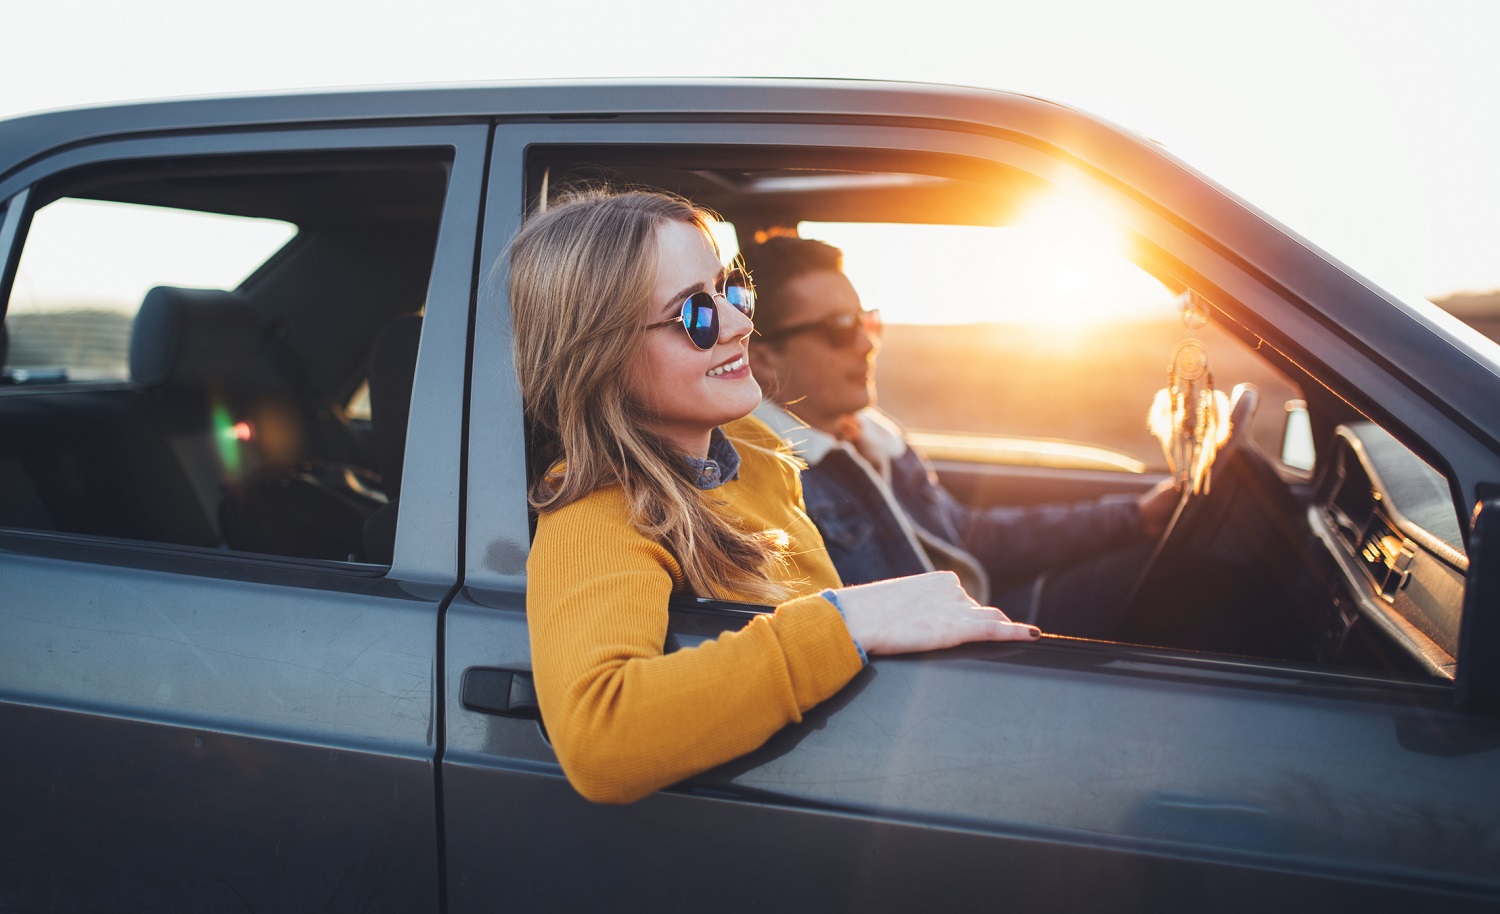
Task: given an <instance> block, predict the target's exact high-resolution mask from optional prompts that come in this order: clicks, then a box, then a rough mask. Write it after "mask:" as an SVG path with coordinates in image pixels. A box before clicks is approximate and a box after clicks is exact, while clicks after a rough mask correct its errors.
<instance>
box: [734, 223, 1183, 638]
mask: <svg viewBox="0 0 1500 914" xmlns="http://www.w3.org/2000/svg"><path fill="white" fill-rule="evenodd" d="M744 257H745V261H746V264H747V266H748V267H749V268H750V271H751V275H752V277H753V279H754V282H755V284H756V293H757V295H756V298H757V306H756V315H755V323H756V331H757V335H756V337H755V338H754V340H753V342H752V345H751V347H750V364H751V367H752V369H753V371H754V373H755V377H756V378H757V379H758V380H759V381H760V383H761V387H762V389H763V391H764V393H765V397H766V400H765V401H764V402H763V403H762V404H761V405H760V407H759V408H758V409H756V411H755V414H756V415H757V416H759V417H760V418H761V419H762V420H763V421H765V422H766V423H767V424H768V425H770V426H771V428H772V429H774V430H775V431H776V432H777V433H778V434H779V435H781V437H782V438H784V439H785V440H786V441H787V442H788V443H789V444H790V445H791V446H792V448H793V450H795V451H796V453H797V454H798V455H799V456H800V457H802V459H804V460H806V461H807V464H808V468H807V470H806V471H805V472H804V473H803V475H802V485H803V493H804V497H805V500H806V503H807V512H808V514H809V515H810V516H811V517H812V520H813V522H814V523H815V524H816V525H817V527H818V529H819V530H820V531H821V532H822V534H823V539H824V541H825V543H826V544H827V546H828V552H829V554H830V555H831V556H832V558H833V562H834V565H835V566H836V567H837V568H838V571H839V575H840V576H841V577H842V578H843V580H844V582H845V583H846V584H860V583H865V582H868V581H875V580H881V579H884V578H891V577H897V576H901V575H908V574H918V573H921V572H924V571H932V570H935V569H937V570H942V569H946V570H950V571H953V572H955V573H956V574H957V575H958V576H959V579H960V580H961V581H962V582H963V585H964V587H965V589H966V590H968V592H969V594H970V595H971V596H972V597H973V598H974V599H975V600H977V601H979V602H980V603H982V604H989V605H995V606H998V607H999V608H1001V609H1002V610H1004V611H1005V612H1006V613H1007V615H1009V616H1010V617H1011V618H1012V619H1014V620H1015V621H1018V622H1031V623H1035V624H1038V625H1040V626H1041V627H1042V628H1044V629H1045V630H1047V631H1054V632H1060V633H1064V634H1072V635H1079V636H1084V637H1108V636H1109V634H1110V633H1111V631H1112V630H1113V628H1114V626H1115V624H1116V623H1117V622H1118V615H1119V613H1120V611H1122V610H1123V608H1124V607H1123V603H1124V599H1125V594H1124V592H1123V591H1125V590H1128V589H1129V587H1130V586H1131V585H1132V584H1133V582H1134V577H1133V573H1134V572H1135V571H1137V570H1138V569H1139V568H1140V566H1141V564H1142V563H1143V562H1144V561H1145V558H1146V556H1147V555H1148V554H1149V544H1150V542H1152V541H1153V540H1154V538H1156V537H1158V536H1160V534H1161V531H1162V529H1163V527H1164V526H1165V524H1166V522H1167V519H1168V518H1169V517H1170V515H1171V512H1172V510H1173V508H1174V506H1175V505H1176V500H1177V499H1176V494H1175V492H1174V491H1173V489H1172V488H1171V487H1170V485H1167V484H1163V485H1161V486H1158V487H1156V488H1154V489H1152V490H1150V491H1148V492H1146V493H1145V494H1142V495H1140V496H1134V495H1109V496H1105V497H1103V498H1100V499H1096V500H1092V501H1084V502H1078V503H1074V504H1058V505H1041V506H1028V507H1013V506H999V507H987V508H971V507H969V506H966V505H964V504H962V503H960V502H959V501H958V499H956V498H955V497H954V496H953V495H951V494H950V493H949V492H948V491H947V490H946V489H944V488H943V486H942V485H941V483H939V482H938V479H937V475H936V473H935V472H934V471H933V469H932V467H931V466H930V465H929V464H928V463H927V461H926V460H925V459H924V458H923V457H922V456H921V455H919V454H918V453H916V452H915V451H914V450H912V448H911V447H910V446H909V445H908V444H907V442H906V437H905V434H904V433H903V432H902V430H901V428H900V427H899V426H898V425H897V424H896V423H895V421H893V420H892V419H891V418H890V417H889V416H886V415H885V414H884V413H881V412H880V411H879V410H877V409H876V408H875V407H874V405H873V404H874V402H875V357H876V355H877V354H878V352H879V350H880V334H881V323H880V315H879V312H877V311H867V310H865V309H864V308H863V307H862V305H861V303H860V298H859V293H858V292H857V291H856V290H855V288H854V285H853V283H851V282H850V281H849V278H848V277H847V276H845V275H844V272H843V253H842V252H841V251H840V250H839V249H838V248H836V247H833V246H832V245H829V244H826V243H824V242H821V241H813V240H808V239H802V238H794V237H776V238H772V239H770V240H768V241H766V242H764V243H762V244H758V245H754V246H751V247H750V248H749V249H748V250H746V251H745V252H744ZM1089 560H1093V562H1094V563H1095V567H1092V568H1090V569H1088V570H1085V571H1078V572H1074V573H1071V574H1068V575H1067V576H1066V577H1065V580H1063V581H1059V580H1057V574H1056V572H1057V571H1058V570H1060V569H1064V568H1068V567H1070V566H1077V565H1079V564H1080V563H1083V562H1085V561H1089ZM1049 573H1051V578H1052V580H1049V577H1048V575H1049ZM1064 594H1066V596H1065V597H1064ZM1044 607H1045V608H1044Z"/></svg>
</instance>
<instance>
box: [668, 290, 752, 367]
mask: <svg viewBox="0 0 1500 914" xmlns="http://www.w3.org/2000/svg"><path fill="white" fill-rule="evenodd" d="M720 295H722V296H724V300H725V301H727V302H729V303H730V304H731V305H733V306H734V307H735V308H737V309H739V312H740V313H741V314H743V315H745V316H746V317H748V318H752V319H753V318H754V317H755V287H754V286H752V285H750V277H749V276H747V275H746V274H745V271H744V270H730V271H729V274H728V275H727V276H725V277H724V291H723V292H694V293H693V294H692V295H689V296H688V297H687V299H685V300H684V301H683V303H682V313H681V314H679V315H677V316H676V317H674V318H671V319H669V320H664V321H657V322H656V323H654V324H647V325H646V329H647V330H655V329H656V328H657V327H665V326H667V325H668V324H677V323H680V324H682V329H684V330H686V331H687V335H688V339H690V340H692V341H693V345H694V346H697V347H698V348H699V349H702V350H703V351H704V352H707V351H708V350H710V349H712V348H714V346H715V345H717V344H718V342H719V307H718V303H717V302H715V301H714V299H716V298H718V297H719V296H720Z"/></svg>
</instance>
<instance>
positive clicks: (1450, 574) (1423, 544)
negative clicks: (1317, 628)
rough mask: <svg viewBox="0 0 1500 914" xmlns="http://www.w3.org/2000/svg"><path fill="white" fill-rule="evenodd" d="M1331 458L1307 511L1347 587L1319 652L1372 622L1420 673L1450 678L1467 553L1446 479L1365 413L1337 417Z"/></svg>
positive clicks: (1333, 648)
mask: <svg viewBox="0 0 1500 914" xmlns="http://www.w3.org/2000/svg"><path fill="white" fill-rule="evenodd" d="M1332 459H1333V468H1332V472H1331V473H1329V475H1328V477H1327V481H1326V483H1325V485H1324V488H1323V490H1322V492H1321V493H1320V497H1319V498H1318V499H1317V501H1316V502H1315V503H1314V504H1313V506H1312V507H1311V508H1310V509H1309V512H1308V513H1309V517H1308V520H1309V523H1310V524H1311V526H1312V529H1313V532H1314V533H1315V534H1316V535H1317V537H1318V538H1319V539H1320V540H1322V542H1323V544H1324V545H1325V546H1326V547H1327V549H1328V551H1329V553H1330V554H1331V555H1332V556H1333V559H1334V561H1335V563H1336V564H1337V566H1338V568H1339V570H1340V571H1341V572H1342V578H1343V581H1342V584H1343V590H1344V593H1345V594H1346V595H1347V597H1348V600H1347V601H1337V602H1338V604H1339V605H1338V606H1336V607H1335V617H1334V618H1333V619H1331V620H1330V624H1329V625H1327V626H1325V628H1324V632H1323V637H1324V644H1325V651H1326V653H1329V654H1333V655H1335V656H1336V655H1337V654H1339V653H1340V652H1341V651H1343V650H1344V649H1345V645H1346V644H1347V643H1349V642H1350V641H1351V636H1352V635H1353V634H1354V632H1355V631H1356V630H1357V629H1362V630H1370V629H1372V628H1373V630H1375V631H1377V632H1378V633H1379V634H1380V635H1382V636H1383V637H1384V639H1385V640H1386V641H1387V642H1389V643H1391V644H1393V645H1394V646H1395V647H1396V648H1398V649H1399V650H1400V651H1401V652H1402V653H1404V654H1406V655H1407V656H1408V657H1410V658H1411V659H1412V660H1413V661H1415V663H1416V664H1417V666H1419V667H1420V668H1421V669H1423V670H1424V671H1425V672H1427V673H1428V674H1430V675H1433V676H1436V677H1438V678H1441V679H1447V680H1452V679H1453V676H1454V672H1455V669H1456V667H1457V654H1458V630H1459V619H1460V614H1461V612H1462V609H1463V598H1464V579H1465V576H1466V575H1467V573H1468V569H1469V560H1468V556H1467V554H1466V553H1465V551H1464V546H1463V536H1462V531H1461V528H1460V526H1459V521H1458V517H1457V514H1456V513H1455V511H1454V507H1453V498H1452V495H1451V494H1450V492H1449V489H1448V483H1447V480H1445V479H1444V478H1443V476H1442V474H1440V473H1438V472H1437V471H1436V470H1434V469H1433V468H1432V467H1430V466H1428V465H1427V464H1426V463H1424V462H1423V461H1422V460H1421V458H1419V457H1417V456H1416V455H1415V454H1413V453H1412V452H1411V451H1410V450H1408V449H1407V448H1406V447H1405V446H1404V445H1402V444H1401V443H1400V442H1399V441H1397V440H1396V439H1395V438H1393V437H1392V436H1391V435H1390V434H1388V433H1387V432H1385V431H1383V430H1382V429H1380V428H1379V427H1378V426H1376V425H1374V424H1372V423H1367V422H1360V423H1351V424H1348V425H1341V426H1339V428H1338V430H1337V437H1336V438H1335V453H1334V454H1333V455H1332ZM1331 659H1332V658H1331Z"/></svg>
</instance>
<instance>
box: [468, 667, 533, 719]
mask: <svg viewBox="0 0 1500 914" xmlns="http://www.w3.org/2000/svg"><path fill="white" fill-rule="evenodd" d="M459 695H460V698H461V699H462V701H463V704H464V707H466V708H468V709H469V710H470V711H478V712H480V713H481V714H499V715H500V716H502V717H524V718H529V719H531V720H541V719H542V711H541V708H540V707H538V706H537V703H536V685H535V684H534V683H533V682H532V681H531V671H530V670H507V669H503V668H500V667H482V666H471V667H469V668H468V669H467V670H464V678H463V686H462V688H461V691H460V693H459Z"/></svg>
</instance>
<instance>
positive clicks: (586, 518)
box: [526, 417, 860, 803]
mask: <svg viewBox="0 0 1500 914" xmlns="http://www.w3.org/2000/svg"><path fill="white" fill-rule="evenodd" d="M724 432H725V434H726V435H727V436H728V437H729V439H730V440H731V441H733V442H734V443H735V445H736V449H737V450H738V451H739V453H740V472H739V476H738V478H737V479H734V480H732V481H730V482H727V483H725V484H724V485H722V486H720V487H719V488H717V489H714V490H712V491H710V492H708V493H707V494H708V495H709V496H710V497H712V498H715V499H717V500H721V501H723V502H725V503H726V505H725V507H724V509H723V510H724V511H725V512H726V513H728V514H731V515H734V516H736V517H740V518H742V519H743V523H744V524H745V526H746V527H747V528H755V529H761V530H773V529H775V530H784V531H786V533H787V534H788V536H789V537H790V545H791V560H790V562H789V568H788V571H787V574H788V583H789V584H791V585H792V587H793V588H794V590H795V592H796V593H797V594H799V596H798V597H797V598H796V599H792V600H789V601H788V602H786V603H783V604H782V605H781V606H778V607H777V608H776V611H775V613H773V614H771V615H766V616H760V617H757V618H756V619H754V620H753V621H752V622H751V623H750V624H749V625H747V626H745V627H744V628H743V629H740V630H739V631H734V632H726V633H725V634H723V635H721V636H719V638H717V639H716V640H714V641H709V642H705V643H703V644H701V645H699V646H697V647H693V648H687V649H684V650H680V651H676V652H675V653H672V654H663V653H662V643H663V641H664V640H665V639H666V636H667V598H668V597H669V596H670V595H671V594H672V593H674V592H681V591H683V589H684V585H683V577H682V571H681V568H680V566H679V565H678V564H677V560H676V559H675V558H673V557H672V555H671V554H670V553H668V552H667V550H666V549H665V548H663V547H662V546H661V545H660V544H659V543H658V542H656V541H655V540H651V539H647V538H646V537H644V536H642V535H641V534H640V533H639V532H637V531H636V530H635V528H634V527H632V526H631V525H630V518H629V514H628V510H629V509H628V506H627V504H626V501H625V495H624V492H623V491H621V490H620V489H618V488H609V489H602V490H600V491H597V492H594V493H592V494H591V495H589V496H587V497H585V498H583V499H580V500H579V501H577V502H574V503H573V504H571V505H568V506H567V507H565V508H561V509H559V510H557V511H549V512H547V513H545V514H543V515H542V516H541V517H540V518H539V519H538V521H537V528H536V539H535V541H534V542H533V543H532V546H531V556H530V559H529V560H528V561H527V565H526V569H527V592H526V614H527V619H528V624H529V627H530V631H531V657H532V667H533V671H534V674H535V678H536V688H537V699H538V701H539V703H540V704H541V709H542V718H543V720H545V721H546V723H547V732H548V733H549V734H550V735H551V738H552V744H553V747H554V749H556V751H557V757H558V760H559V761H560V762H561V763H562V767H563V771H564V772H566V773H567V775H568V780H569V781H571V782H572V784H573V786H574V787H575V788H576V789H577V790H578V792H579V793H581V794H583V795H584V796H585V797H587V798H588V799H590V800H594V801H596V802H601V803H629V802H633V801H635V800H638V799H640V798H641V797H644V796H646V795H647V794H649V793H651V792H652V791H655V790H658V789H660V788H662V787H665V786H667V785H669V784H672V783H675V782H677V781H680V780H682V779H683V778H685V777H688V776H690V775H693V774H697V773H699V772H701V771H705V770H707V769H709V768H712V767H714V766H715V765H719V764H722V763H724V762H727V761H729V760H730V759H734V758H738V757H739V756H741V755H744V754H745V753H747V752H750V751H751V750H753V749H755V748H756V747H758V746H760V745H761V744H762V743H764V742H765V741H766V740H767V739H768V738H769V737H770V736H771V734H773V733H775V732H776V731H777V730H780V729H781V728H782V727H784V726H786V725H787V724H788V723H792V722H795V721H800V720H801V719H802V714H803V712H804V711H806V710H808V709H809V708H811V707H812V706H813V705H816V704H817V703H819V702H821V701H823V700H824V699H826V698H828V697H829V696H831V695H833V694H834V693H835V692H837V691H838V690H839V689H841V688H843V686H844V685H845V684H846V683H847V682H848V681H849V680H850V679H852V678H854V675H855V674H856V673H858V672H859V669H860V658H859V653H858V651H857V650H856V648H855V646H854V642H853V640H852V639H851V638H850V637H849V631H848V628H847V627H846V626H845V625H844V620H843V617H842V616H841V615H840V614H839V611H838V609H837V608H835V607H834V606H833V605H832V604H831V603H829V602H828V601H827V600H825V599H823V598H822V597H821V596H818V595H817V594H818V593H819V592H820V591H821V590H822V589H823V588H825V587H838V586H839V578H838V572H837V571H835V570H834V567H833V563H832V562H831V561H830V560H829V558H828V553H827V551H826V550H825V549H824V547H823V540H822V538H821V537H820V536H819V535H818V531H817V529H816V528H815V527H813V525H812V522H811V521H809V520H808V518H807V515H806V514H805V513H804V512H803V510H802V485H801V481H800V479H799V478H798V475H797V472H796V471H795V470H794V469H792V468H791V467H789V466H786V465H785V464H784V463H783V462H782V461H780V460H778V459H776V458H775V457H774V456H772V455H770V454H767V453H764V452H762V451H761V450H759V448H769V449H776V448H778V447H780V446H781V443H780V439H778V438H777V437H776V436H775V434H774V433H773V432H771V430H770V429H769V428H767V427H766V426H765V425H764V424H763V423H761V422H760V420H758V419H754V418H751V417H747V418H745V419H740V420H738V421H736V422H732V423H730V424H728V425H726V426H724ZM756 445H758V446H759V448H758V447H756Z"/></svg>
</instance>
